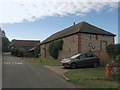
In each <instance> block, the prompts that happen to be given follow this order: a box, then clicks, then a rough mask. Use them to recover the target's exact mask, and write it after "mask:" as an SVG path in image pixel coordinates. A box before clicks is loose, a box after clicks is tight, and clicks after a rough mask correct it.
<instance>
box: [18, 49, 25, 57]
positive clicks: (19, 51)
mask: <svg viewBox="0 0 120 90" xmlns="http://www.w3.org/2000/svg"><path fill="white" fill-rule="evenodd" d="M24 54H25V49H24V48H22V47H20V48H19V49H18V56H19V57H23V56H24Z"/></svg>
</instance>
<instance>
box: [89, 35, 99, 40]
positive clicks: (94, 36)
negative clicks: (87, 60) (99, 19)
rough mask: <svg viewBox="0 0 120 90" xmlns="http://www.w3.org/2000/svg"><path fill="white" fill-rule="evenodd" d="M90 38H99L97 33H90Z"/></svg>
mask: <svg viewBox="0 0 120 90" xmlns="http://www.w3.org/2000/svg"><path fill="white" fill-rule="evenodd" d="M90 39H92V40H98V36H97V35H96V34H90Z"/></svg>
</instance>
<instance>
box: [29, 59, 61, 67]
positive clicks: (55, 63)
mask: <svg viewBox="0 0 120 90" xmlns="http://www.w3.org/2000/svg"><path fill="white" fill-rule="evenodd" d="M28 60H30V61H32V62H36V63H40V64H43V65H48V66H60V61H59V60H56V59H47V58H30V59H28Z"/></svg>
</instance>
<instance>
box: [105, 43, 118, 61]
mask: <svg viewBox="0 0 120 90" xmlns="http://www.w3.org/2000/svg"><path fill="white" fill-rule="evenodd" d="M106 49H107V53H108V54H109V56H110V57H111V58H112V59H113V60H116V57H117V56H118V55H120V44H110V45H108V46H107V48H106Z"/></svg>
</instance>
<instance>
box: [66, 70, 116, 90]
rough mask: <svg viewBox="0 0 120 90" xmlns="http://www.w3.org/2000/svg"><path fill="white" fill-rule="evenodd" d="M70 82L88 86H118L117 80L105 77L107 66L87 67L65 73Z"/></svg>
mask: <svg viewBox="0 0 120 90" xmlns="http://www.w3.org/2000/svg"><path fill="white" fill-rule="evenodd" d="M65 76H66V77H67V78H69V79H70V80H69V82H71V83H73V84H76V85H80V86H82V87H86V88H118V82H117V81H110V80H106V79H105V68H90V69H88V68H85V69H82V70H81V69H77V70H70V71H68V72H66V73H65Z"/></svg>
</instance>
